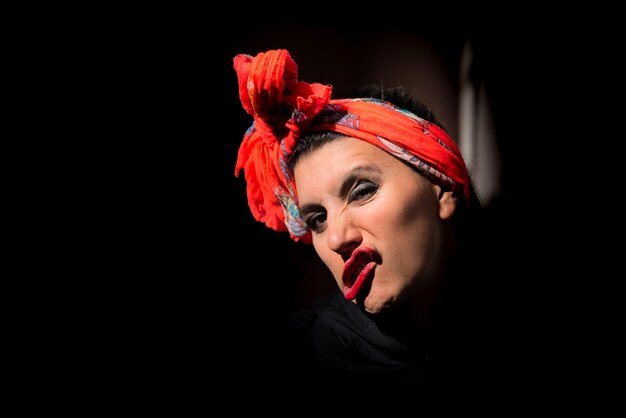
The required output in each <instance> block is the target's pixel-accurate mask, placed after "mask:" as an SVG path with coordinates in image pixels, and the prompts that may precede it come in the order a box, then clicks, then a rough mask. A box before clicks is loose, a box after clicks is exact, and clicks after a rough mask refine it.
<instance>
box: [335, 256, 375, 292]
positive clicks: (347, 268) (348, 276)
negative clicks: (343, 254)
mask: <svg viewBox="0 0 626 418" xmlns="http://www.w3.org/2000/svg"><path fill="white" fill-rule="evenodd" d="M376 259H377V254H376V252H375V251H374V250H373V249H372V248H369V247H359V248H357V249H356V250H354V251H353V252H352V254H351V255H350V259H348V261H346V264H345V265H344V267H343V275H342V277H341V280H342V281H343V284H344V285H346V286H348V287H350V286H352V285H353V284H354V280H352V279H353V276H354V273H355V270H357V269H358V270H359V271H360V270H362V269H363V267H364V266H365V265H366V264H367V263H370V262H372V261H375V262H377V260H376Z"/></svg>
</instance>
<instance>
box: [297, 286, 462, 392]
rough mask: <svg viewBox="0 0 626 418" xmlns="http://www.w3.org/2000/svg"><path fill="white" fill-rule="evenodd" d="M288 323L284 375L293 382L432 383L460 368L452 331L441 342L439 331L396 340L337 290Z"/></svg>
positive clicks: (457, 350) (441, 334)
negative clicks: (288, 336) (287, 363)
mask: <svg viewBox="0 0 626 418" xmlns="http://www.w3.org/2000/svg"><path fill="white" fill-rule="evenodd" d="M289 325H290V337H291V340H290V343H289V344H290V345H289V354H290V359H289V360H290V365H289V367H288V370H289V374H290V377H289V378H290V380H291V381H294V382H299V383H306V382H318V381H325V382H330V383H331V384H332V383H334V384H337V385H340V386H343V385H350V386H351V387H354V385H368V386H372V385H374V386H379V385H385V386H387V385H417V386H423V385H426V386H433V385H438V384H440V383H442V380H443V381H445V380H448V379H449V378H450V377H451V376H450V374H451V373H454V374H459V373H461V368H459V363H460V362H459V360H460V358H461V357H462V356H459V355H458V354H459V353H460V352H465V351H466V349H463V350H459V349H458V348H459V346H458V344H456V343H455V342H453V339H455V338H457V337H458V335H452V334H448V335H446V337H445V340H446V343H445V344H442V342H443V339H442V336H443V335H445V334H446V333H440V332H433V333H432V334H429V335H428V336H425V335H421V336H419V337H416V338H413V339H412V340H411V341H410V342H405V341H401V340H400V339H398V338H396V337H394V336H391V335H389V334H388V333H386V332H383V331H382V330H381V328H382V326H381V325H380V324H379V323H377V322H376V321H375V320H374V319H373V317H371V316H369V315H368V314H367V313H365V312H364V311H363V310H362V309H361V308H360V307H358V306H357V305H356V304H354V303H352V302H350V301H347V300H345V299H344V297H343V295H342V294H341V292H340V291H339V290H337V291H336V292H334V293H333V294H332V295H330V296H329V297H328V298H327V299H325V300H323V301H321V302H318V303H316V304H314V305H312V306H311V307H310V308H308V309H306V310H303V311H301V312H298V313H296V314H294V315H293V316H291V318H290V323H289ZM448 344H451V345H450V346H447V345H448ZM457 378H458V376H455V379H457Z"/></svg>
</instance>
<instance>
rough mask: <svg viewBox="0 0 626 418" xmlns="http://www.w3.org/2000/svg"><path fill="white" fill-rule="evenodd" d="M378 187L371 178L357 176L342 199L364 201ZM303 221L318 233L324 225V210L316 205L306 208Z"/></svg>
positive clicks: (371, 195)
mask: <svg viewBox="0 0 626 418" xmlns="http://www.w3.org/2000/svg"><path fill="white" fill-rule="evenodd" d="M378 187H379V186H378V183H377V182H374V181H373V180H370V179H364V178H360V179H359V178H357V179H355V180H354V182H353V183H352V187H351V188H350V189H349V191H348V193H347V194H346V195H345V197H344V199H346V200H347V202H348V204H352V203H356V204H362V203H366V202H367V200H368V199H370V198H371V197H373V196H374V195H375V194H376V191H377V190H378ZM304 222H305V223H306V225H307V227H308V228H309V229H310V230H311V231H313V232H315V233H316V234H319V233H321V232H323V231H324V228H325V226H326V211H325V210H324V208H323V207H321V206H318V207H317V208H316V210H307V214H306V215H305V216H304Z"/></svg>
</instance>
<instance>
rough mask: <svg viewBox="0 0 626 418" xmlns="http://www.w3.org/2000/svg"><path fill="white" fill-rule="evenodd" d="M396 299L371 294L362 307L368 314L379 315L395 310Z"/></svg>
mask: <svg viewBox="0 0 626 418" xmlns="http://www.w3.org/2000/svg"><path fill="white" fill-rule="evenodd" d="M394 299H395V298H393V297H380V296H376V295H372V294H369V295H367V297H366V298H365V300H363V303H362V305H363V308H364V309H365V311H366V312H368V313H370V314H373V315H377V314H379V313H382V312H385V311H387V310H389V309H391V308H393V305H394V303H393V301H394Z"/></svg>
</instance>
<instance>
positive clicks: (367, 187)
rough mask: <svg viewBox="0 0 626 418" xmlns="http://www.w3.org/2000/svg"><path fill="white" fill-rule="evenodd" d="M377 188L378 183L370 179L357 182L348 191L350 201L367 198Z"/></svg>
mask: <svg viewBox="0 0 626 418" xmlns="http://www.w3.org/2000/svg"><path fill="white" fill-rule="evenodd" d="M377 189H378V185H376V184H374V183H372V182H370V181H362V182H360V183H358V184H357V185H356V186H355V187H354V189H352V192H351V193H350V201H351V202H352V201H355V200H356V201H358V200H363V199H367V198H368V197H371V196H372V195H374V193H376V190H377Z"/></svg>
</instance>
